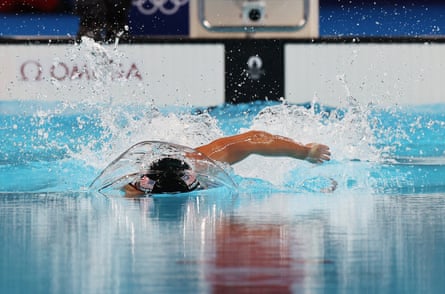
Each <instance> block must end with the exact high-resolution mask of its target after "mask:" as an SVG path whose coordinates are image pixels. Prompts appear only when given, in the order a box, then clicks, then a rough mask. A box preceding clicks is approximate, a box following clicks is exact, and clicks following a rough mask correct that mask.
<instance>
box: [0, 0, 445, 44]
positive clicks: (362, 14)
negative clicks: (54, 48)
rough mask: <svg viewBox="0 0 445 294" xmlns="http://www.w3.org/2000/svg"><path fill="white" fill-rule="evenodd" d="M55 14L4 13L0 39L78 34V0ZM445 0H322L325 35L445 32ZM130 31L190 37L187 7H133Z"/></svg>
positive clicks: (0, 19) (321, 20) (322, 32)
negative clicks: (149, 11) (147, 12)
mask: <svg viewBox="0 0 445 294" xmlns="http://www.w3.org/2000/svg"><path fill="white" fill-rule="evenodd" d="M61 1H62V3H63V4H64V5H62V6H63V9H61V10H60V11H57V12H55V13H46V14H42V13H37V12H27V13H2V14H0V27H1V29H0V37H13V36H45V37H47V36H64V37H70V36H74V35H76V33H77V28H78V24H79V19H78V17H77V15H76V14H75V13H74V12H73V3H72V2H73V0H61ZM444 16H445V3H444V2H443V1H437V0H426V1H419V0H418V1H400V0H399V1H379V0H376V1H355V0H348V1H346V0H319V33H320V37H331V36H336V37H356V36H357V37H417V36H441V35H443V33H444V32H445V17H444ZM129 17H130V23H129V24H130V25H129V26H130V32H131V34H132V35H135V36H168V35H188V33H189V28H188V17H189V15H188V5H184V6H182V7H181V8H180V9H179V10H178V12H177V13H175V14H174V15H165V14H163V13H161V12H159V11H158V12H157V13H155V14H153V15H151V16H143V15H142V14H140V13H139V12H138V11H137V8H136V7H134V6H132V8H131V10H130V13H129Z"/></svg>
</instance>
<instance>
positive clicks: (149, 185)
mask: <svg viewBox="0 0 445 294" xmlns="http://www.w3.org/2000/svg"><path fill="white" fill-rule="evenodd" d="M155 183H156V182H155V181H153V180H152V179H150V178H149V177H148V175H142V176H141V178H140V180H139V186H140V187H141V188H143V189H144V190H149V191H151V190H152V189H153V186H154V184H155Z"/></svg>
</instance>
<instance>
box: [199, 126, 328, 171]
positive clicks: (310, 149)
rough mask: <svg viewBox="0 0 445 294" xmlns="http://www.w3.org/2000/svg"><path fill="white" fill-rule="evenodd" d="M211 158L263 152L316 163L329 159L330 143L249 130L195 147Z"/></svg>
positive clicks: (229, 158) (229, 160)
mask: <svg viewBox="0 0 445 294" xmlns="http://www.w3.org/2000/svg"><path fill="white" fill-rule="evenodd" d="M196 150H198V151H199V152H201V153H203V154H205V155H207V156H208V157H210V158H211V159H213V160H217V161H222V162H227V163H229V164H233V163H236V162H239V161H241V160H243V159H244V158H246V157H247V156H249V155H250V154H259V155H264V156H287V157H292V158H296V159H302V160H307V161H310V162H313V163H319V162H323V161H326V160H329V159H330V156H331V153H330V151H329V147H328V146H326V145H323V144H316V143H310V144H307V145H303V144H300V143H298V142H295V141H294V140H292V139H290V138H286V137H282V136H277V135H272V134H269V133H266V132H263V131H249V132H246V133H243V134H239V135H234V136H230V137H224V138H220V139H217V140H215V141H213V142H211V143H209V144H207V145H203V146H200V147H198V148H196Z"/></svg>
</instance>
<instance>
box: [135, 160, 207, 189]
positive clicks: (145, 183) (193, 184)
mask: <svg viewBox="0 0 445 294" xmlns="http://www.w3.org/2000/svg"><path fill="white" fill-rule="evenodd" d="M135 186H136V187H137V189H138V190H140V191H142V192H144V193H178V192H189V191H193V190H195V189H196V188H197V187H198V186H199V183H198V180H197V179H196V174H195V173H194V172H193V171H192V169H191V168H190V165H188V164H187V163H186V162H184V161H183V160H179V159H176V158H170V157H165V158H161V159H159V160H157V161H155V162H153V163H152V164H151V166H150V169H149V170H148V171H147V172H145V173H144V174H142V175H141V178H140V180H139V181H138V182H137V183H135Z"/></svg>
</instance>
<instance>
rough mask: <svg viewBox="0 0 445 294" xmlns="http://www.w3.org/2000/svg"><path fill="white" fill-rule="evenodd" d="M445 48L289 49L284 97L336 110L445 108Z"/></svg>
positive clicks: (332, 46)
mask: <svg viewBox="0 0 445 294" xmlns="http://www.w3.org/2000/svg"><path fill="white" fill-rule="evenodd" d="M444 51H445V44H422V43H412V44H410V43H402V44H401V43H392V44H390V43H386V44H287V45H286V46H285V61H286V62H285V64H286V69H285V97H286V99H287V100H288V101H290V102H307V101H311V100H312V99H315V100H318V101H319V102H320V103H322V104H325V105H331V106H347V103H348V102H347V99H346V98H347V97H348V96H350V97H353V98H354V99H356V100H357V101H358V102H359V103H362V104H368V103H374V104H377V105H396V104H397V105H414V104H436V103H445V95H444V90H442V86H443V84H442V83H443V78H442V77H444V76H445V54H444Z"/></svg>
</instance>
